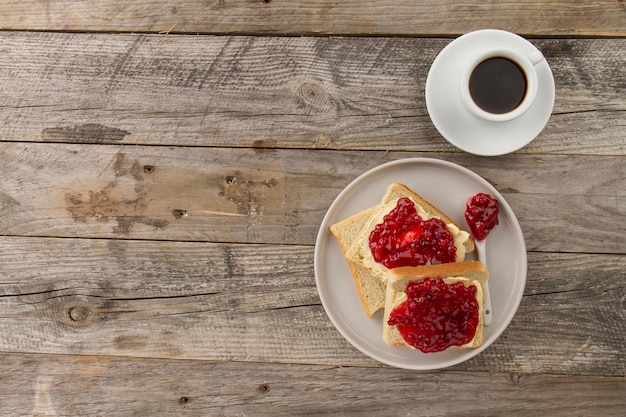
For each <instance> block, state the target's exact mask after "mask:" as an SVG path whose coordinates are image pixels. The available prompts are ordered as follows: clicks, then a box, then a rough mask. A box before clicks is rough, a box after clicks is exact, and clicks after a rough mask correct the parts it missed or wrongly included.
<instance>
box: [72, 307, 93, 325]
mask: <svg viewBox="0 0 626 417" xmlns="http://www.w3.org/2000/svg"><path fill="white" fill-rule="evenodd" d="M67 315H68V316H69V318H70V320H71V321H73V322H81V321H85V320H86V319H87V317H89V309H88V308H87V307H85V306H75V307H70V308H68V309H67Z"/></svg>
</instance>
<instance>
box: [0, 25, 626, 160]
mask: <svg viewBox="0 0 626 417" xmlns="http://www.w3.org/2000/svg"><path fill="white" fill-rule="evenodd" d="M532 41H533V42H534V43H535V44H536V45H537V46H538V47H539V49H541V50H542V51H543V52H544V54H545V55H546V58H547V60H548V62H549V63H550V65H551V66H552V70H553V73H554V76H555V81H556V89H557V95H556V102H555V107H554V111H553V115H552V118H551V119H550V121H549V122H548V124H547V126H546V128H545V129H544V131H543V132H542V133H541V134H540V135H539V136H538V138H537V139H536V140H535V141H533V142H532V143H531V144H530V145H528V146H526V147H525V148H523V149H522V150H520V151H519V153H531V154H536V153H558V154H581V153H582V154H597V155H624V154H625V153H626V151H625V147H626V140H625V138H624V131H625V129H626V123H625V122H624V120H625V119H626V117H625V116H624V114H625V112H626V87H625V86H626V80H625V78H626V75H625V73H624V71H623V68H624V66H625V65H626V52H625V51H626V40H625V39H585V40H582V39H578V40H572V39H536V40H532ZM448 42H450V40H445V39H434V38H413V39H411V38H321V37H308V38H307V37H304V38H286V37H262V38H259V37H248V36H200V37H198V36H158V35H115V34H84V33H74V34H68V33H21V32H0V45H2V46H0V56H1V57H2V60H3V65H2V67H0V110H1V112H0V121H1V122H2V123H0V141H33V142H40V141H43V142H66V143H83V144H86V143H100V144H110V143H113V144H120V143H121V144H145V145H177V146H181V145H182V146H212V147H213V146H225V147H256V148H306V149H342V150H346V149H360V150H371V149H378V150H404V151H428V152H432V151H436V152H440V151H444V152H450V151H455V150H456V148H454V147H453V146H452V145H450V144H449V143H448V142H447V141H445V140H444V139H443V137H441V135H440V134H439V133H438V132H437V130H436V129H435V127H434V126H433V124H432V123H431V121H430V119H429V117H428V112H427V109H426V104H425V99H424V85H425V82H426V77H427V74H428V70H429V67H430V65H431V63H432V61H433V60H434V58H435V57H436V55H437V54H438V53H439V52H440V51H441V50H442V49H443V48H444V47H445V46H446V45H447V43H448Z"/></svg>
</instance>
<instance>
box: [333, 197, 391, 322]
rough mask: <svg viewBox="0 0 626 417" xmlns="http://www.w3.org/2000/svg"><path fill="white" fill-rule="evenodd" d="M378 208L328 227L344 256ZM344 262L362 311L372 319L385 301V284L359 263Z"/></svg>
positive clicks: (362, 212)
mask: <svg viewBox="0 0 626 417" xmlns="http://www.w3.org/2000/svg"><path fill="white" fill-rule="evenodd" d="M378 208H379V205H376V206H374V207H370V208H369V209H366V210H363V211H361V212H359V213H357V214H355V215H353V216H350V217H348V218H347V219H345V220H342V221H340V222H339V223H335V224H333V225H331V226H330V231H331V233H332V234H333V235H334V236H335V238H337V241H338V242H339V246H340V247H341V250H342V251H343V253H344V254H345V253H346V252H347V251H348V249H349V248H350V245H352V242H354V241H355V240H356V238H357V236H358V235H359V234H360V233H361V229H362V228H363V227H364V225H365V223H366V222H367V221H368V220H369V218H370V217H371V216H372V214H374V213H375V212H376V210H378ZM346 261H347V263H348V267H349V268H350V272H351V273H352V277H353V278H354V283H355V285H356V289H357V292H358V293H359V297H360V299H361V304H363V310H365V314H367V317H372V315H373V314H374V313H375V312H376V311H378V310H379V309H380V308H381V306H379V304H380V300H384V299H385V284H384V283H383V282H382V281H381V280H379V279H376V278H375V277H374V276H372V274H370V272H369V271H368V270H367V269H366V268H364V267H363V266H362V265H361V264H360V263H358V262H353V261H351V260H349V259H346Z"/></svg>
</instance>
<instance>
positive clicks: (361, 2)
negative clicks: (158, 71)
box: [0, 0, 626, 36]
mask: <svg viewBox="0 0 626 417" xmlns="http://www.w3.org/2000/svg"><path fill="white" fill-rule="evenodd" d="M490 27H493V28H502V29H506V30H509V31H512V32H517V33H521V34H526V33H532V34H539V35H574V36H580V35H591V36H624V35H626V30H625V29H624V28H625V27H626V11H625V9H624V5H623V4H622V3H621V2H619V1H607V2H597V1H591V0H584V1H576V0H566V1H541V2H539V1H533V0H519V1H516V2H502V1H496V2H493V1H489V2H488V1H479V2H473V3H467V2H466V3H462V4H459V3H458V2H455V1H453V0H444V1H436V0H424V1H419V2H415V1H410V0H392V1H385V2H371V1H366V0H348V1H341V2H336V1H329V0H317V1H306V0H298V1H288V0H212V1H185V2H181V1H177V0H163V1H158V2H154V1H150V0H139V1H132V2H118V1H114V0H105V1H103V0H100V1H94V0H79V1H72V0H46V1H37V2H35V1H20V0H8V1H4V2H3V3H2V7H1V8H0V28H2V29H13V30H15V29H17V30H55V31H105V32H111V31H128V32H130V31H133V32H163V33H181V32H182V33H231V34H234V33H246V34H249V33H254V34H266V35H303V34H331V35H426V34H428V35H430V34H446V35H452V34H460V33H464V32H468V31H470V30H475V29H483V28H490Z"/></svg>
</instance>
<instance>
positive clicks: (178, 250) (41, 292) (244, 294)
mask: <svg viewBox="0 0 626 417" xmlns="http://www.w3.org/2000/svg"><path fill="white" fill-rule="evenodd" d="M625 261H626V260H625V259H624V257H623V256H620V255H614V256H612V255H579V254H572V255H567V254H540V253H531V254H530V257H529V273H528V282H527V286H526V290H525V293H524V298H523V300H522V303H521V306H520V309H519V311H518V313H517V315H516V317H515V318H514V320H513V322H512V323H511V325H510V326H509V328H508V329H507V330H506V331H505V333H504V334H503V335H502V336H501V337H500V338H499V339H498V340H496V342H495V343H494V344H493V345H492V346H490V347H489V348H488V349H487V350H486V351H484V352H482V353H481V354H480V355H478V356H477V357H475V358H473V359H472V360H470V361H468V362H465V363H463V364H460V365H457V366H456V367H455V368H454V369H457V370H466V371H497V372H521V373H533V374H536V373H551V374H571V375H605V376H626V367H625V365H624V364H625V363H626V358H625V356H624V355H625V352H626V340H624V337H623V335H624V333H625V332H626V324H625V323H626V321H625V320H624V317H625V314H626V311H625V304H624V302H625V299H626V275H625V271H626V263H625ZM0 264H1V265H3V273H2V276H1V277H0V294H1V295H0V317H1V320H0V334H2V335H3V337H2V338H1V339H0V351H5V352H32V353H62V354H72V355H115V356H128V357H151V358H186V359H204V360H212V361H246V362H277V363H281V362H282V363H309V364H326V365H338V366H367V367H379V366H382V365H380V364H379V363H377V362H375V361H373V360H371V359H369V358H368V357H366V356H364V355H363V354H360V353H358V352H357V351H356V350H355V349H354V348H352V347H351V346H350V345H349V344H348V342H347V341H346V340H344V339H343V338H342V337H341V335H340V334H339V333H338V332H337V331H336V330H335V328H334V327H333V325H332V324H331V322H330V321H329V320H328V318H327V317H326V315H325V313H324V310H323V308H322V306H321V305H320V301H319V298H318V295H317V289H316V286H315V280H314V276H313V248H312V247H310V246H295V245H287V246H285V245H251V244H246V245H236V244H210V243H195V242H141V241H124V240H106V239H105V240H98V239H44V238H9V237H4V238H0ZM564 276H565V277H568V279H567V281H565V282H564V280H563V277H564ZM355 308H360V306H355ZM287 323H288V325H286V324H287ZM538 335H541V336H540V337H539V336H538Z"/></svg>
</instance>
